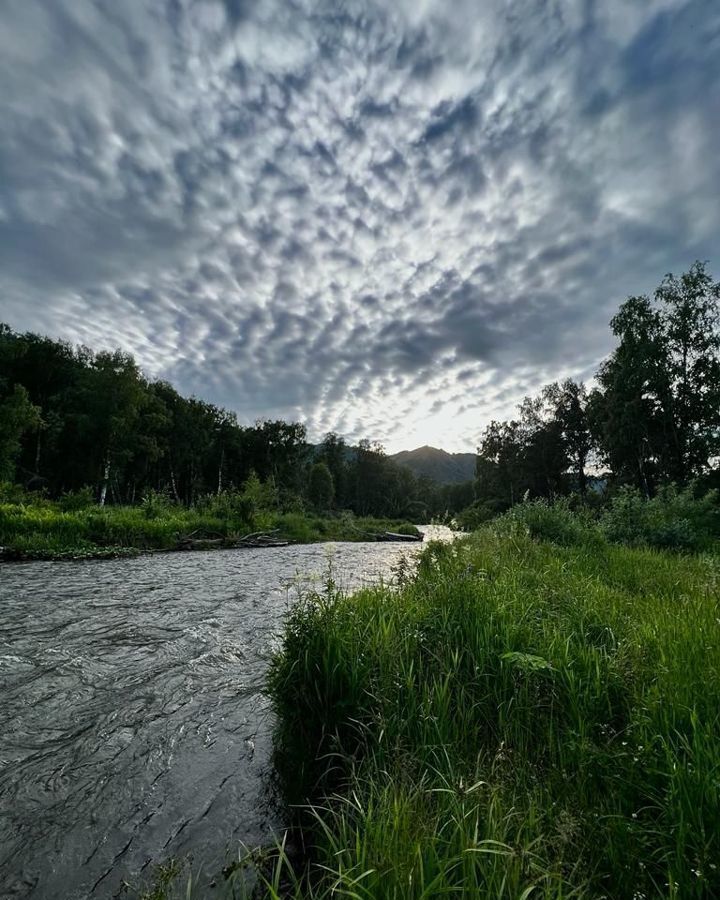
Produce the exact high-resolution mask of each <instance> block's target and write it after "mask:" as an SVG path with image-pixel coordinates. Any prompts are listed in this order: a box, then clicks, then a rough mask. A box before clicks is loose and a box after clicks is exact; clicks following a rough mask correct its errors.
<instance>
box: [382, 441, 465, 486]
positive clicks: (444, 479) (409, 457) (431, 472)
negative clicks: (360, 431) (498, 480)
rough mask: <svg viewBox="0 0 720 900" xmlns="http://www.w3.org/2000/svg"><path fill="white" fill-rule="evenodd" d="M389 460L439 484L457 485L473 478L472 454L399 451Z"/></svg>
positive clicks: (441, 451)
mask: <svg viewBox="0 0 720 900" xmlns="http://www.w3.org/2000/svg"><path fill="white" fill-rule="evenodd" d="M390 459H392V460H394V461H395V462H396V463H398V464H399V465H401V466H406V467H407V468H408V469H410V470H411V471H412V472H414V473H415V475H427V476H429V477H430V478H432V479H433V480H434V481H437V482H438V483H439V484H458V483H459V482H461V481H470V479H471V478H474V477H475V454H474V453H448V452H447V450H438V448H437V447H427V446H426V447H418V448H417V450H401V451H400V452H399V453H394V454H393V455H392V456H391V457H390Z"/></svg>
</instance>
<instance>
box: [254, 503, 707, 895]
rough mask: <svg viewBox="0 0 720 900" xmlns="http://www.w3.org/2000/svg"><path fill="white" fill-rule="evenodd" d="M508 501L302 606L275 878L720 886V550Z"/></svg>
mask: <svg viewBox="0 0 720 900" xmlns="http://www.w3.org/2000/svg"><path fill="white" fill-rule="evenodd" d="M564 537H565V540H563V541H562V543H563V544H565V545H564V546H560V545H558V544H551V543H547V542H545V543H543V542H539V541H537V540H534V539H533V538H532V537H531V535H530V533H529V531H528V529H527V528H526V527H522V523H520V522H517V521H514V522H513V521H512V520H510V519H506V520H504V521H502V522H500V523H498V524H496V525H493V526H488V527H486V528H485V529H484V530H481V531H479V532H477V533H476V534H474V535H473V536H472V537H470V538H467V539H464V540H462V541H458V542H456V543H454V544H451V545H439V544H432V545H430V546H429V548H428V549H427V550H426V551H425V553H424V554H423V556H422V558H421V562H420V565H419V569H418V571H417V574H416V575H414V576H412V577H408V576H407V575H405V576H404V577H403V579H402V583H401V584H400V586H399V587H398V588H389V587H383V586H381V587H378V588H373V589H367V590H364V591H361V592H360V593H358V594H355V595H353V596H346V595H343V594H341V593H339V592H337V591H335V590H334V588H333V587H332V584H330V585H329V586H328V590H327V591H326V592H325V593H323V594H315V595H311V596H307V597H305V598H304V599H303V600H302V601H301V602H300V603H299V605H298V606H297V607H296V608H295V609H294V611H293V612H292V613H291V614H290V617H289V619H288V621H287V624H286V628H285V631H284V635H283V638H282V646H281V649H280V651H279V653H278V655H277V657H276V658H275V660H274V663H273V666H272V669H271V673H270V677H269V688H270V693H271V696H272V699H273V703H274V707H275V710H276V713H277V732H276V766H277V770H278V774H279V777H280V781H281V786H282V789H283V791H284V794H285V796H286V798H287V799H288V801H289V803H290V804H292V805H294V809H295V811H296V817H297V824H298V827H299V833H300V834H301V835H302V836H303V840H304V853H303V854H301V855H300V857H298V856H297V855H295V856H294V857H293V858H292V859H288V856H287V854H286V853H285V852H284V851H281V852H278V854H277V856H276V859H275V864H274V866H273V867H271V868H269V869H268V868H266V869H265V874H264V876H263V881H262V889H258V890H259V892H260V893H261V894H262V895H263V896H266V897H296V898H301V897H302V898H326V897H328V898H329V897H354V898H368V900H369V898H381V900H384V898H387V900H391V898H392V900H405V898H407V900H411V898H418V900H420V898H430V897H441V896H445V895H452V896H457V897H466V898H508V900H510V898H512V900H518V898H527V897H538V898H540V897H542V898H554V900H560V898H570V897H586V898H590V897H592V898H599V897H606V898H612V900H615V898H633V900H641V898H648V900H649V898H656V897H663V898H701V897H703V898H710V897H717V896H720V609H719V606H720V557H718V556H717V555H714V554H712V553H706V554H703V555H695V556H684V555H676V554H670V553H668V552H663V551H658V550H652V549H632V548H628V547H621V546H615V545H612V544H609V543H608V542H607V541H605V540H603V539H600V538H599V537H598V536H597V534H595V533H592V534H589V535H588V536H587V540H585V539H583V532H582V529H580V530H578V531H577V533H576V534H575V535H574V537H573V538H572V539H570V538H569V537H568V536H567V535H565V536H564Z"/></svg>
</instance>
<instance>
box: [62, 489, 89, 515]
mask: <svg viewBox="0 0 720 900" xmlns="http://www.w3.org/2000/svg"><path fill="white" fill-rule="evenodd" d="M57 505H58V508H59V509H61V510H62V511H63V512H74V511H75V510H78V509H87V508H88V507H90V506H94V505H95V497H94V495H93V490H92V488H89V487H83V488H80V490H78V491H68V492H67V493H66V494H63V495H62V496H61V497H60V499H59V500H58V501H57Z"/></svg>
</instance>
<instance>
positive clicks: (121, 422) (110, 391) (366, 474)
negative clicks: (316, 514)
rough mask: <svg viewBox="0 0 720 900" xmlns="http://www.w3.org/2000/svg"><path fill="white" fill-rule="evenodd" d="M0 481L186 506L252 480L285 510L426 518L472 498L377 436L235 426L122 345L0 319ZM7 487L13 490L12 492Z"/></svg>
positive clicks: (117, 501) (91, 499)
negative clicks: (390, 450)
mask: <svg viewBox="0 0 720 900" xmlns="http://www.w3.org/2000/svg"><path fill="white" fill-rule="evenodd" d="M0 481H4V482H5V483H6V485H8V486H6V488H5V491H6V493H7V492H8V491H10V494H12V490H11V489H10V487H9V483H12V484H14V485H16V486H18V487H20V488H22V489H23V491H25V492H30V493H31V494H35V495H36V496H48V497H50V498H55V499H57V498H59V497H64V498H65V500H64V502H65V504H66V505H69V506H72V505H76V506H79V505H82V504H83V503H84V502H86V503H88V504H89V503H96V504H98V505H100V506H105V505H135V504H139V503H141V502H142V501H143V500H147V499H148V498H157V496H158V495H159V496H160V497H163V498H165V499H166V500H167V501H168V502H171V503H175V504H178V505H183V506H186V507H191V506H193V505H195V504H197V503H198V502H199V501H201V500H202V499H203V498H207V497H208V496H218V495H234V494H237V493H238V492H240V491H241V490H242V489H243V487H244V486H246V485H248V483H249V482H250V483H251V485H252V484H256V483H257V482H258V481H259V482H260V483H261V484H262V485H263V486H264V491H263V500H264V502H266V503H267V504H269V505H270V506H271V507H273V508H275V507H277V508H279V509H282V510H284V511H297V510H303V509H306V508H309V509H316V510H320V511H329V510H350V511H352V512H353V513H355V514H357V515H359V516H369V515H373V516H383V517H398V516H401V517H406V518H407V517H410V518H415V519H416V520H421V519H427V518H429V517H430V516H433V515H438V514H440V513H442V512H444V511H447V510H450V511H451V512H454V511H456V510H458V509H460V508H462V507H463V506H466V505H467V504H468V503H469V502H471V501H472V499H473V488H472V485H471V484H470V485H461V486H458V485H442V486H441V485H436V484H434V483H433V482H431V481H430V480H429V479H427V478H416V477H415V476H414V475H413V473H412V472H410V471H409V470H408V469H406V468H404V467H401V466H398V465H396V464H395V463H393V461H392V460H391V459H389V458H388V457H387V455H386V454H385V452H384V450H383V447H382V445H381V444H379V443H378V442H371V441H369V440H363V441H360V442H359V444H358V445H357V446H350V445H348V444H347V443H346V441H345V440H344V439H343V438H342V437H341V436H339V435H337V434H334V433H330V434H327V435H326V436H325V438H324V439H323V441H322V442H321V443H320V444H319V445H311V444H309V443H308V441H307V436H306V430H305V426H304V425H302V424H299V423H296V422H293V423H289V422H284V421H281V420H277V421H269V420H263V421H258V422H256V423H255V424H254V425H251V426H243V425H240V424H239V423H238V421H237V417H236V415H235V414H234V413H233V412H230V411H228V410H226V409H222V408H219V407H217V406H214V405H213V404H211V403H208V402H206V401H204V400H201V399H198V398H196V397H188V398H186V397H183V396H181V395H180V394H179V393H178V392H177V391H176V390H175V389H174V388H173V387H172V385H170V384H168V383H167V382H164V381H151V380H149V379H148V378H146V377H145V376H144V375H143V373H142V371H141V370H140V368H139V367H138V365H137V364H136V362H135V361H134V359H133V358H132V357H131V356H130V355H128V354H127V353H124V352H122V351H120V350H117V351H115V352H112V353H108V352H100V353H94V352H93V351H91V350H89V349H88V348H87V347H78V348H73V347H72V346H70V345H69V344H67V343H65V342H62V341H56V340H52V339H50V338H48V337H43V336H40V335H36V334H31V333H26V334H18V333H16V332H14V331H13V330H12V329H11V328H10V327H9V326H7V325H0ZM16 495H17V491H16Z"/></svg>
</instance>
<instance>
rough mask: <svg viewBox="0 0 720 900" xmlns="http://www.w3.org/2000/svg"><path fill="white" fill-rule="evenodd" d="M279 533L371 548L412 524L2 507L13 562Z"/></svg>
mask: <svg viewBox="0 0 720 900" xmlns="http://www.w3.org/2000/svg"><path fill="white" fill-rule="evenodd" d="M271 529H278V531H279V534H278V536H279V537H284V538H286V539H288V540H291V541H294V542H297V543H311V542H314V541H329V540H343V541H357V540H366V539H367V536H366V535H365V533H366V532H379V531H404V532H406V533H415V534H417V533H418V532H417V529H416V528H415V527H414V526H413V525H410V524H409V523H407V522H398V521H384V520H378V519H355V518H354V517H352V516H349V515H342V516H332V517H331V516H326V517H323V516H317V515H311V514H308V513H281V512H276V511H273V510H253V511H251V512H244V513H243V514H239V513H238V512H237V511H236V510H234V509H233V508H232V506H228V507H226V506H223V505H222V504H219V503H217V504H210V505H208V506H207V507H197V508H189V509H188V508H186V507H182V506H176V505H173V504H158V503H155V504H145V505H143V506H107V507H104V508H100V507H98V506H95V505H89V506H86V507H84V508H81V509H63V508H62V505H61V504H59V503H52V502H49V501H40V502H34V503H25V502H17V503H12V502H11V503H0V547H3V548H5V553H6V555H7V556H11V557H16V558H21V559H22V558H28V559H29V558H63V557H86V556H119V555H128V554H131V553H134V552H142V551H147V550H170V549H173V548H174V547H175V546H176V544H177V541H178V539H179V538H180V537H181V536H182V535H187V534H190V533H191V532H199V533H203V534H213V535H218V536H222V537H225V538H232V537H241V536H242V535H243V534H247V533H249V532H251V531H256V530H271Z"/></svg>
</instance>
